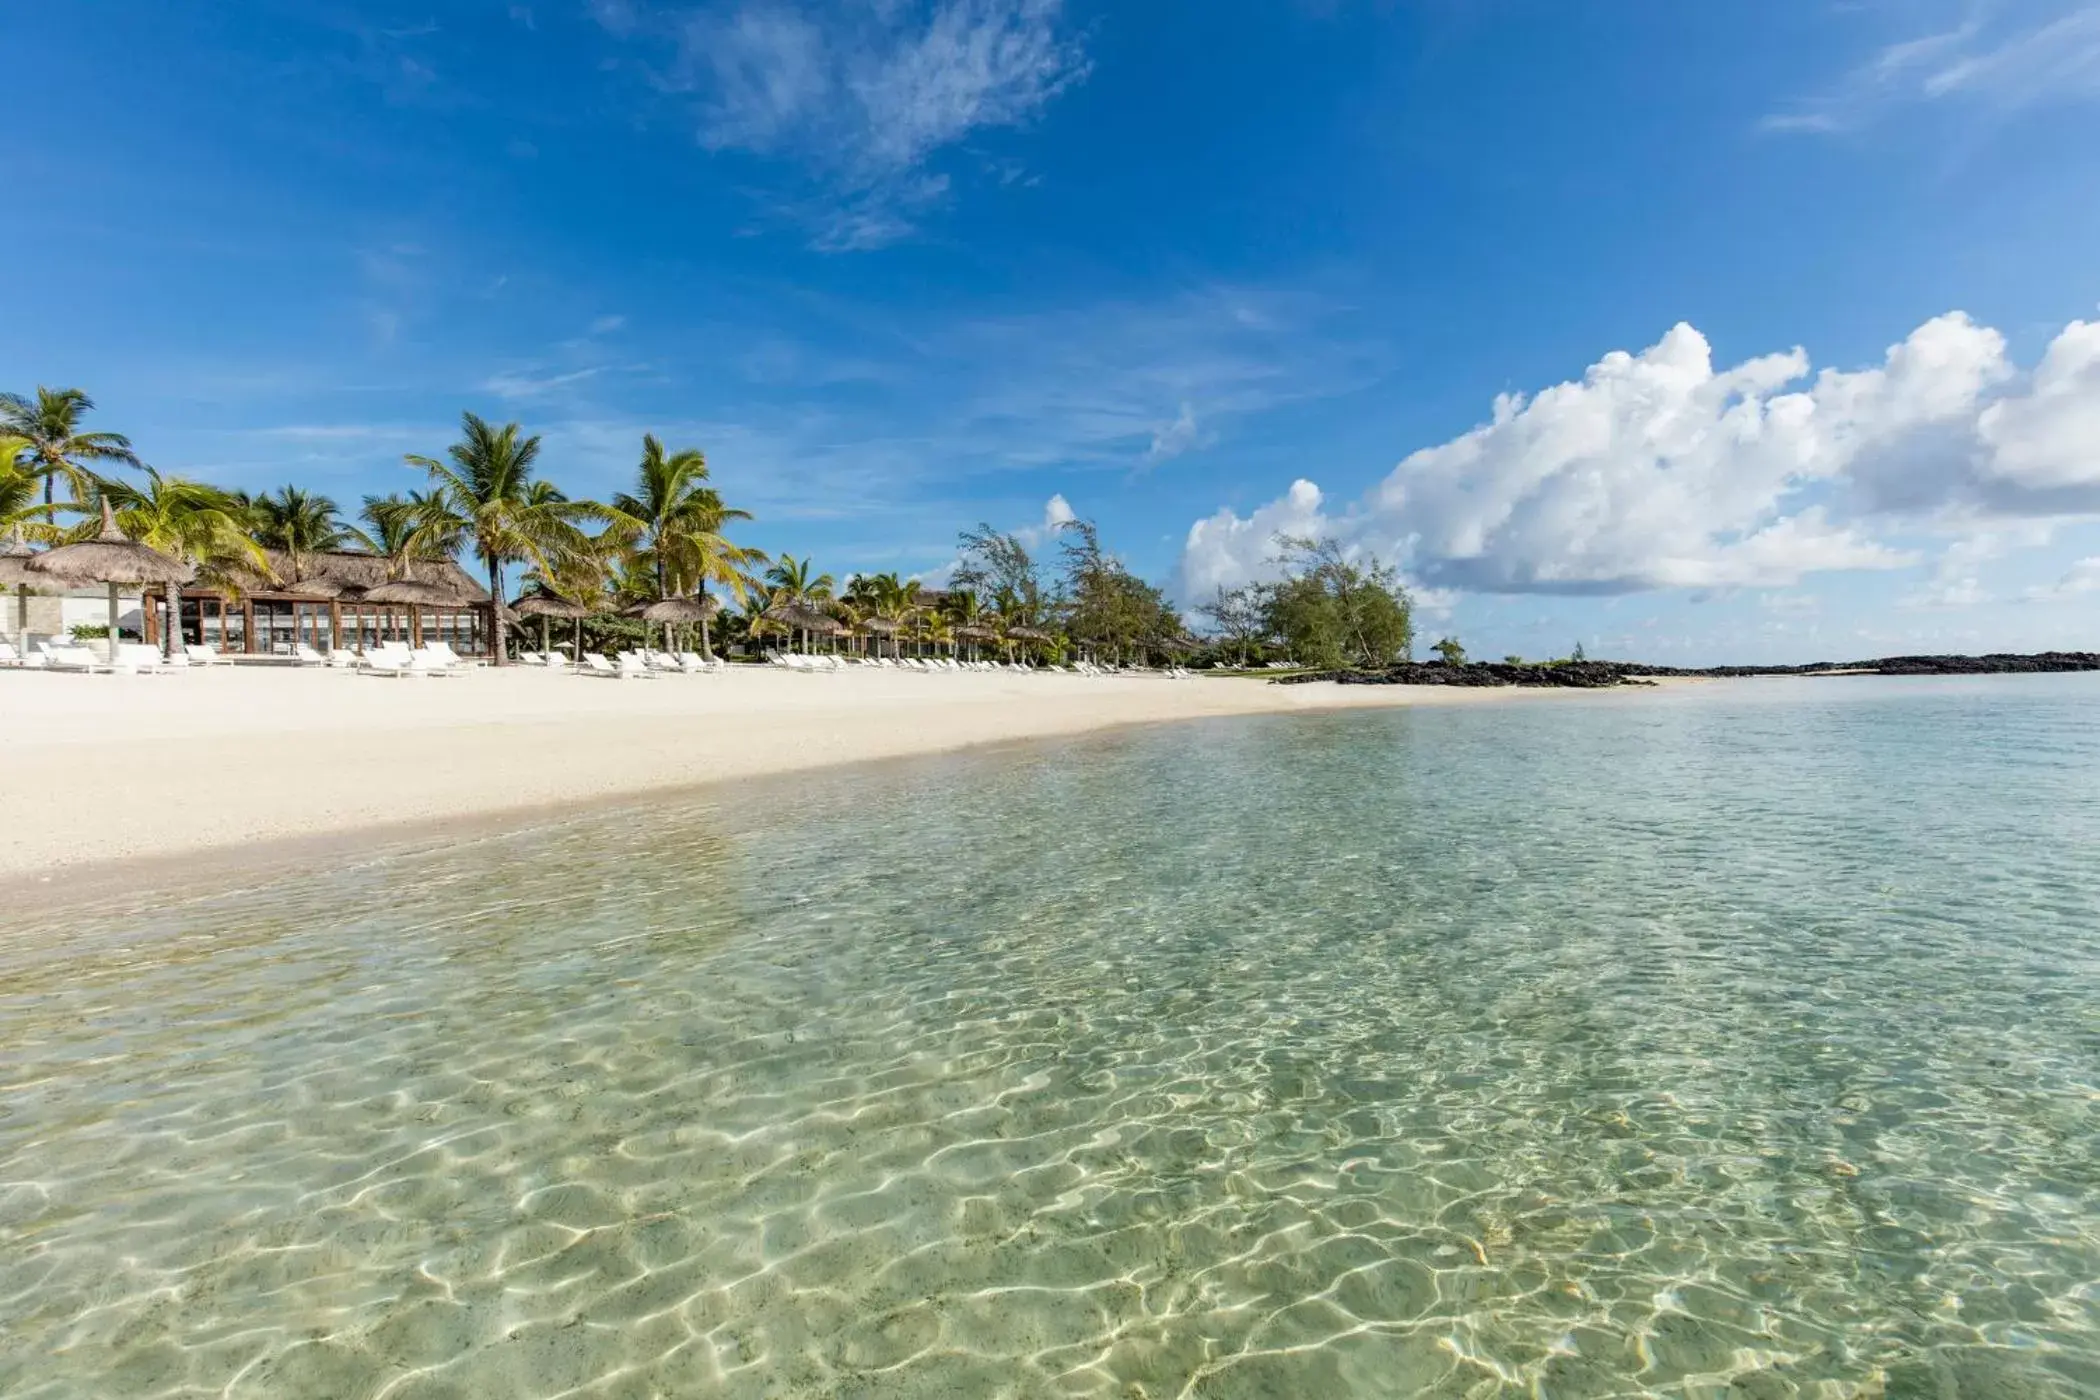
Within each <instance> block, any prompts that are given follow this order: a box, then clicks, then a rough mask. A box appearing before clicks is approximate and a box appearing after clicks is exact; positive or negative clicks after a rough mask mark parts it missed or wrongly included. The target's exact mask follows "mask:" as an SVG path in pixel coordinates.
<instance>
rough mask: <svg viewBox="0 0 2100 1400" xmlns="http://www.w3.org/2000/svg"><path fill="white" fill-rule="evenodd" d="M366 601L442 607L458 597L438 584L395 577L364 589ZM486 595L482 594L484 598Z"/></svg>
mask: <svg viewBox="0 0 2100 1400" xmlns="http://www.w3.org/2000/svg"><path fill="white" fill-rule="evenodd" d="M363 596H364V601H366V602H367V603H395V604H404V603H405V604H411V605H416V606H421V607H444V606H446V605H447V604H452V603H457V602H459V601H460V600H459V598H458V597H457V596H456V595H455V594H454V593H453V592H452V590H451V589H449V588H446V587H444V586H442V585H440V584H435V583H425V582H423V580H421V579H418V578H397V579H394V580H392V581H390V582H387V583H382V584H380V585H378V586H377V587H375V588H367V589H366V590H365V591H364V595H363ZM486 596H487V595H486V594H484V595H483V597H484V598H485V597H486Z"/></svg>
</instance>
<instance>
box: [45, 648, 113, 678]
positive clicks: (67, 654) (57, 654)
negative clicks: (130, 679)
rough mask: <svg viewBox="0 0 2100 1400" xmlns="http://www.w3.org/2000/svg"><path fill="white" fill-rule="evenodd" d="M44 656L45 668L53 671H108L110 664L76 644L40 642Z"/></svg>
mask: <svg viewBox="0 0 2100 1400" xmlns="http://www.w3.org/2000/svg"><path fill="white" fill-rule="evenodd" d="M37 645H38V646H39V647H40V648H41V649H42V651H43V654H44V667H45V669H46V670H51V671H82V672H86V671H107V670H108V669H110V666H109V663H108V662H107V661H104V660H103V659H102V658H101V657H99V656H97V655H95V653H94V652H92V651H90V650H88V649H87V648H86V647H84V646H81V645H79V644H78V643H77V642H76V643H65V642H39V643H38V644H37Z"/></svg>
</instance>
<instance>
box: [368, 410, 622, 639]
mask: <svg viewBox="0 0 2100 1400" xmlns="http://www.w3.org/2000/svg"><path fill="white" fill-rule="evenodd" d="M460 429H461V433H462V436H461V438H460V440H459V441H458V442H456V443H454V444H452V446H451V447H450V448H449V449H447V452H446V455H447V456H448V457H449V458H450V460H449V461H445V462H441V461H438V460H437V459H436V458H433V457H420V456H416V455H414V454H410V455H409V456H408V457H407V458H406V459H405V460H406V461H407V462H408V464H409V465H410V466H412V467H421V468H422V469H423V470H424V471H426V472H428V473H430V479H431V481H432V483H433V484H434V485H435V486H436V487H437V491H436V500H435V501H434V502H433V503H432V504H431V505H430V506H429V507H428V508H427V514H426V517H425V518H424V519H423V520H421V521H419V522H418V526H417V531H418V533H419V534H421V535H422V536H423V538H424V542H425V544H426V545H427V543H428V541H429V539H430V538H431V537H432V536H435V535H446V534H449V535H453V536H454V537H456V538H459V539H467V540H472V541H473V545H474V552H475V553H476V554H477V555H478V556H480V559H481V562H482V565H483V567H485V568H486V569H487V570H488V586H489V598H490V601H491V603H492V604H493V606H492V608H491V610H490V617H491V619H492V621H493V622H494V629H493V634H492V637H491V642H490V647H489V659H490V660H491V661H492V662H494V663H495V664H496V665H498V666H501V665H503V664H504V661H505V656H504V644H503V640H504V639H503V566H504V565H505V564H508V563H511V562H514V561H523V562H526V563H529V564H531V565H532V566H533V567H534V568H537V569H541V570H544V571H546V572H549V573H551V572H553V571H554V570H555V569H556V567H557V565H558V564H559V562H560V561H561V560H562V559H564V558H565V557H568V556H571V555H575V554H580V553H583V552H585V551H587V550H588V549H589V548H590V537H589V536H588V535H586V534H585V533H584V532H583V530H582V529H581V528H579V526H578V522H579V521H583V520H589V519H593V518H596V517H602V516H603V515H604V514H605V513H606V512H605V509H604V507H602V506H599V505H596V504H593V503H592V502H589V501H571V500H569V499H568V498H567V497H566V496H564V495H562V493H561V492H560V491H558V490H556V489H555V488H554V487H553V486H552V485H551V484H550V483H547V482H543V481H539V480H537V479H535V478H534V476H533V465H534V463H535V462H537V461H538V459H539V455H540V440H539V438H538V436H536V435H535V436H533V437H526V436H524V435H523V434H522V433H521V431H520V429H519V427H518V425H517V424H516V423H506V424H504V425H503V426H502V427H501V428H497V427H493V426H491V425H490V424H489V423H487V422H485V421H483V420H482V419H481V418H480V417H478V416H477V415H475V414H473V413H466V414H462V415H461V416H460Z"/></svg>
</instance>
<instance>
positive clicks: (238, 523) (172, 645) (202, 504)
mask: <svg viewBox="0 0 2100 1400" xmlns="http://www.w3.org/2000/svg"><path fill="white" fill-rule="evenodd" d="M143 470H144V471H145V473H146V484H145V486H143V487H138V486H133V485H131V484H130V483H128V482H122V481H102V480H98V481H97V482H96V484H95V486H96V490H97V491H98V492H99V494H101V495H102V496H105V497H107V499H108V500H109V503H110V506H111V508H112V509H113V510H114V511H115V512H116V517H117V527H118V528H119V529H121V530H122V531H123V532H124V533H125V534H127V535H129V536H130V537H131V538H132V539H133V540H135V541H137V542H138V543H139V544H142V545H145V546H146V547H147V548H149V549H157V550H159V551H160V552H161V553H162V554H165V555H167V556H168V557H169V558H171V559H180V560H182V561H183V562H185V563H188V564H193V565H195V566H196V569H197V573H198V576H199V577H200V578H203V579H205V580H207V581H209V582H211V583H214V584H216V585H218V586H219V587H221V588H223V589H225V590H227V591H229V592H232V591H236V590H238V589H239V587H240V585H241V583H242V582H243V581H244V580H246V579H247V578H249V577H252V576H254V575H256V574H260V573H263V572H265V571H266V570H267V569H268V568H269V560H268V559H267V558H266V557H265V556H264V554H263V552H262V546H260V545H258V544H257V543H256V542H255V541H254V539H253V538H251V537H250V535H249V533H248V528H247V527H248V512H247V509H246V508H245V506H244V504H243V502H242V501H241V499H240V498H239V497H238V496H235V495H233V494H232V493H231V492H227V491H221V490H220V489H219V488H218V487H216V486H207V485H205V484H204V483H203V482H201V481H189V480H186V479H185V478H183V477H179V476H163V475H161V474H160V473H159V472H157V471H155V470H154V469H153V468H151V467H146V468H143ZM88 528H89V527H88V526H87V525H82V526H81V527H80V529H81V531H82V532H85V531H87V530H88ZM161 588H162V592H163V597H164V599H165V601H166V605H167V609H168V627H167V631H166V633H165V634H163V636H162V637H161V645H162V647H163V648H164V649H165V652H166V654H167V655H168V656H170V657H172V656H174V654H175V649H176V648H177V647H179V646H180V645H182V585H180V584H177V583H166V584H162V585H161ZM148 606H151V605H150V604H148ZM115 640H116V639H115V638H111V642H112V643H114V642H115Z"/></svg>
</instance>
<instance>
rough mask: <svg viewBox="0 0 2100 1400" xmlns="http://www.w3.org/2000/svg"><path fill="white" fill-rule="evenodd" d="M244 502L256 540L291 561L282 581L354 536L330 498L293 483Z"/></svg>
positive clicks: (298, 574) (301, 572)
mask: <svg viewBox="0 0 2100 1400" xmlns="http://www.w3.org/2000/svg"><path fill="white" fill-rule="evenodd" d="M248 505H249V510H250V512H251V513H252V516H253V518H254V521H255V527H254V534H255V539H256V542H257V543H258V544H260V545H262V546H263V547H264V548H266V549H274V550H277V551H279V552H280V553H282V554H284V555H285V557H286V558H287V559H288V560H289V561H290V563H291V570H292V576H291V577H290V578H289V579H286V580H284V581H285V582H286V583H297V582H298V581H299V580H300V579H302V578H304V577H305V576H306V566H307V563H308V562H309V561H310V560H311V559H312V558H313V557H314V556H315V555H316V554H325V553H327V552H328V551H330V550H336V549H341V548H342V547H343V546H344V545H346V544H349V543H351V542H352V541H353V540H356V539H357V538H358V535H357V534H356V532H354V531H352V530H351V529H349V528H348V527H347V526H345V525H344V524H343V521H342V512H341V511H340V510H339V509H338V508H337V507H336V503H335V502H334V501H332V500H330V499H329V498H328V497H326V496H318V495H315V494H314V493H312V492H310V491H304V490H301V489H300V488H299V487H297V486H282V487H279V488H278V489H277V491H276V492H275V493H274V494H265V495H262V496H258V497H256V498H255V499H254V500H252V501H250V502H249V503H248Z"/></svg>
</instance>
